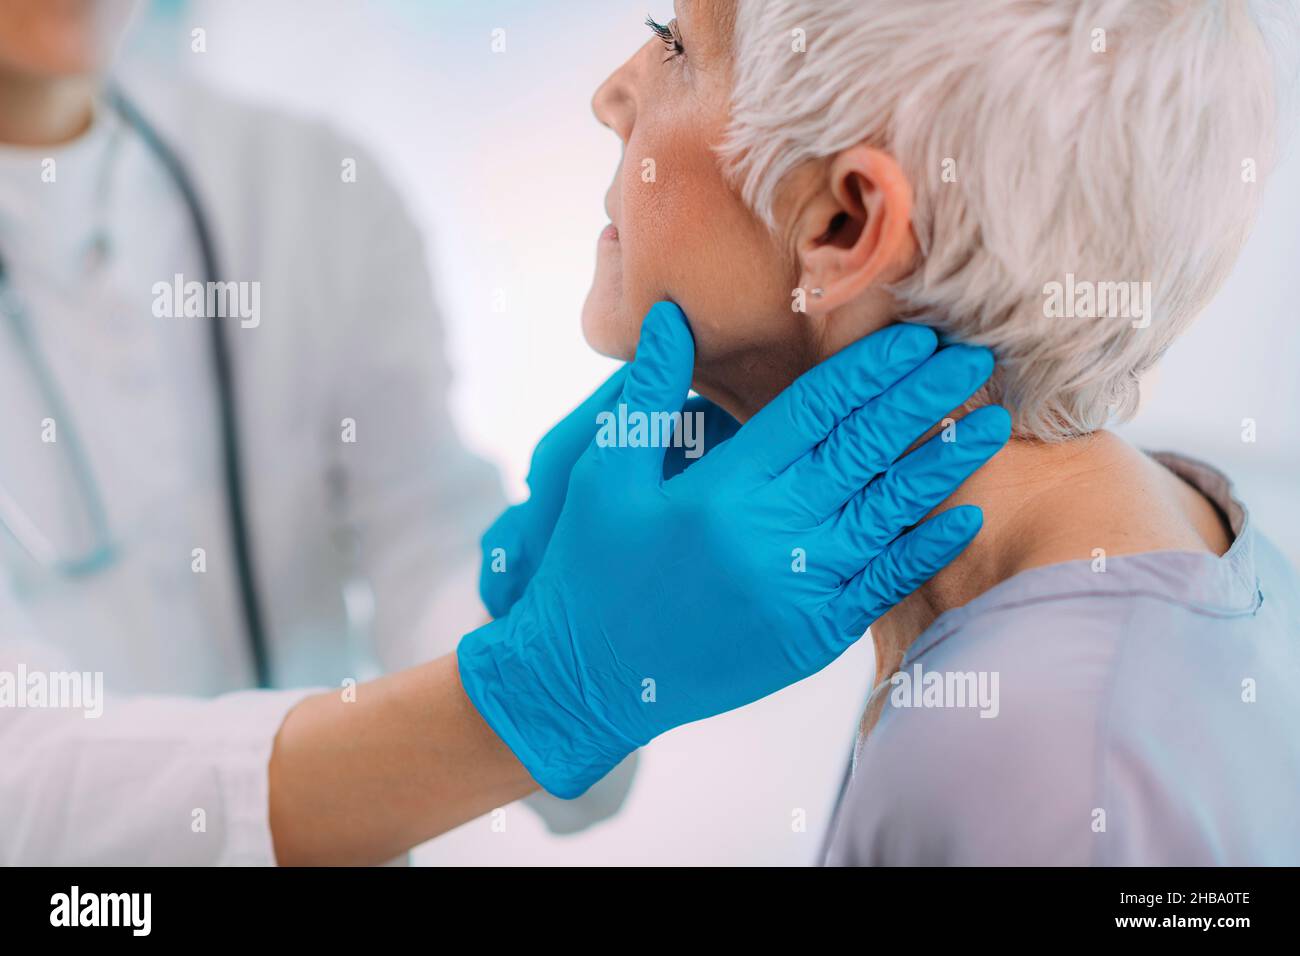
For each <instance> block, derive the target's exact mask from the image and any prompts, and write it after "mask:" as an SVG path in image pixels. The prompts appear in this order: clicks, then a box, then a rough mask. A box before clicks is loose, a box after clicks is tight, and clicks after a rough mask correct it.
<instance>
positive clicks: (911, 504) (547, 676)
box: [457, 303, 1010, 797]
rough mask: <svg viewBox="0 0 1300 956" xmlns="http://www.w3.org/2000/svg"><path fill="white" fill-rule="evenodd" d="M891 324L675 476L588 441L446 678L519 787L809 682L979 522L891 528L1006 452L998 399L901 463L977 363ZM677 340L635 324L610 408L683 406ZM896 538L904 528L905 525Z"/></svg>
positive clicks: (980, 379) (973, 381)
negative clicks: (633, 350) (520, 571)
mask: <svg viewBox="0 0 1300 956" xmlns="http://www.w3.org/2000/svg"><path fill="white" fill-rule="evenodd" d="M935 348H936V339H935V336H934V333H933V332H931V331H930V330H928V329H926V328H923V327H920V326H910V325H896V326H892V327H890V328H887V329H884V330H882V331H880V332H877V333H876V334H874V335H872V336H869V337H868V338H866V339H863V340H862V341H860V342H857V343H855V344H854V345H852V346H850V347H849V348H847V349H845V350H844V351H842V352H840V353H839V354H837V355H835V356H832V357H831V358H829V359H827V360H826V361H825V362H823V363H822V364H821V365H818V366H817V367H815V368H813V369H812V370H810V371H809V372H807V373H806V374H805V375H803V376H801V377H800V378H799V379H798V380H797V381H796V382H795V383H794V384H793V385H791V386H790V387H789V388H788V389H786V390H785V391H784V392H782V393H781V394H780V395H778V396H777V397H776V398H775V399H774V400H773V401H772V402H771V403H769V404H768V405H767V406H766V407H765V408H763V409H762V411H760V412H759V413H758V414H757V415H756V416H754V418H753V419H751V420H750V421H749V422H747V423H746V424H745V425H744V426H743V427H742V428H740V430H739V431H738V432H736V434H735V435H734V436H733V437H732V438H730V439H729V440H727V441H725V442H723V443H722V444H721V445H718V446H716V447H714V448H712V449H711V450H710V451H709V452H708V454H707V455H705V456H704V457H703V458H701V459H699V460H698V461H696V462H694V463H693V464H692V465H691V467H690V468H688V469H686V470H685V471H683V472H681V473H680V474H679V475H677V476H676V477H673V478H671V479H667V480H665V478H664V451H663V449H662V448H656V447H602V445H601V444H600V443H599V442H594V443H592V445H591V446H590V447H589V448H588V449H587V450H586V451H585V452H584V453H583V454H582V456H581V457H580V458H579V459H578V461H577V463H576V464H575V465H574V467H573V470H572V474H571V477H570V480H569V486H568V491H567V495H566V496H565V501H564V505H563V507H562V509H561V513H560V517H559V520H558V521H557V523H556V525H555V530H554V533H553V534H552V536H551V540H550V544H549V546H548V547H547V548H546V552H545V556H544V557H543V559H542V562H541V565H540V566H539V567H538V569H537V572H536V574H535V575H534V577H533V579H532V581H531V582H530V583H529V584H528V586H527V588H526V589H525V590H524V592H523V594H522V596H521V597H520V598H519V601H518V603H516V604H515V606H514V607H513V608H511V609H510V612H509V613H508V614H507V615H505V616H504V617H501V618H499V619H498V620H496V621H494V622H492V623H491V624H488V625H487V626H485V627H483V628H480V629H479V630H477V631H474V632H472V633H470V634H468V635H466V636H465V637H464V638H463V639H462V640H461V643H460V646H459V648H458V652H457V653H458V658H459V665H460V676H461V682H462V684H463V686H464V688H465V692H466V693H467V694H468V696H469V698H470V700H471V701H472V702H473V704H474V706H475V707H476V708H477V709H478V711H479V713H480V714H482V716H483V718H484V719H485V720H486V721H487V722H488V724H489V725H490V726H491V727H492V729H493V730H494V731H495V732H496V733H497V734H498V735H499V736H500V737H501V738H502V740H503V741H505V743H506V745H507V746H509V747H510V749H511V750H512V751H513V752H514V754H515V756H516V757H518V758H519V760H520V762H521V763H522V764H523V765H524V767H525V768H526V769H527V770H528V772H529V773H530V774H532V776H533V778H534V779H535V780H536V781H537V782H538V783H539V784H540V785H541V786H542V787H544V788H545V789H546V790H548V791H549V792H551V793H553V794H555V795H556V796H560V797H574V796H578V795H579V794H581V793H582V792H583V791H585V790H586V789H587V787H589V786H590V785H591V784H592V783H594V782H595V781H596V780H598V779H600V777H601V776H603V775H604V774H605V773H606V772H608V771H609V769H610V768H611V767H613V766H614V765H615V764H616V763H618V762H619V760H621V759H622V758H623V757H624V756H626V755H627V754H628V753H630V752H631V751H632V750H634V749H636V748H637V747H640V746H642V745H644V744H645V743H647V742H648V741H650V740H651V739H652V738H654V737H655V736H657V735H658V734H661V733H663V732H664V731H666V730H670V729H672V728H673V727H677V726H679V725H681V724H685V723H690V722H691V721H695V720H699V719H701V718H704V717H709V716H712V715H714V714H720V713H723V712H724V711H728V710H731V709H733V708H736V707H739V706H741V705H743V704H747V703H749V702H751V701H754V700H757V699H758V698H760V697H764V696H766V695H767V694H770V693H772V692H774V691H776V690H779V689H780V688H782V687H785V686H787V685H788V684H792V683H794V682H795V681H798V680H801V679H802V678H804V677H807V676H809V675H810V674H813V673H815V672H817V671H819V670H821V669H822V668H823V667H825V666H826V665H827V664H829V663H830V662H831V661H833V660H834V659H835V658H836V657H838V656H839V655H840V654H841V653H842V652H843V651H844V650H845V649H846V648H847V647H849V645H851V644H852V643H853V642H854V641H856V640H857V639H858V638H859V637H861V635H862V634H863V632H864V631H865V630H866V628H867V626H868V625H869V624H870V623H871V622H872V621H874V620H875V619H876V618H877V617H879V616H880V615H881V614H882V613H883V612H884V611H886V610H888V609H889V608H890V607H892V606H893V605H894V604H896V603H897V602H898V601H899V600H901V599H902V598H903V597H904V596H906V595H907V594H909V593H910V592H911V591H913V590H915V589H916V587H918V586H919V585H920V584H922V583H923V582H924V581H926V580H927V579H929V578H930V577H931V576H932V575H933V574H934V573H935V572H936V571H938V570H939V569H940V568H942V567H944V566H945V565H946V564H948V562H950V561H951V560H952V559H953V558H954V557H955V556H956V555H957V554H958V553H959V552H960V551H961V550H962V549H963V548H965V546H966V545H967V544H968V543H969V542H970V540H971V539H972V538H973V537H974V536H975V534H976V532H977V531H978V530H979V526H980V521H981V517H982V516H981V513H980V511H979V509H978V508H974V507H970V506H962V507H957V508H952V509H949V510H947V511H945V512H943V513H941V514H939V515H936V516H935V517H933V518H931V519H929V520H927V521H925V522H924V523H922V524H920V525H919V526H917V527H915V528H913V529H912V530H907V529H909V528H910V527H911V526H912V525H913V524H915V523H916V522H918V521H920V520H921V519H922V518H923V517H924V516H925V515H926V514H927V513H928V512H929V511H930V510H932V509H933V508H934V506H935V505H937V504H938V503H939V502H940V501H942V500H943V499H944V498H945V497H947V496H948V495H949V494H951V493H952V491H953V490H954V489H955V488H956V487H957V485H959V484H960V483H961V482H962V481H963V480H964V479H965V478H966V476H967V475H969V474H970V473H971V472H973V471H974V470H975V469H976V468H977V467H979V465H981V464H983V463H984V462H985V461H986V460H987V459H988V458H990V457H991V456H992V455H993V454H994V453H995V452H996V451H997V450H998V449H999V448H1001V447H1002V445H1003V444H1004V443H1005V442H1006V440H1007V438H1008V435H1009V432H1010V422H1009V417H1008V415H1007V413H1006V411H1005V410H1003V409H1002V408H999V407H997V406H990V407H986V408H981V409H978V410H976V411H974V412H971V413H970V414H968V415H967V416H966V417H965V418H964V419H962V421H961V422H960V423H959V439H960V440H958V441H950V442H944V441H942V436H941V435H936V436H935V437H934V438H932V439H930V440H929V441H927V442H926V443H925V444H924V445H922V446H921V447H920V448H918V449H917V450H915V451H914V452H912V453H910V454H908V455H907V456H906V457H903V458H899V456H900V455H902V453H903V452H904V451H905V450H906V449H907V447H908V446H909V445H910V444H911V443H912V442H914V441H915V440H916V439H917V438H919V437H920V436H921V435H922V434H924V432H926V431H927V430H928V429H929V428H930V427H931V426H932V425H933V424H934V423H936V422H937V421H939V420H940V419H941V418H942V417H943V416H944V415H945V414H947V413H948V412H949V411H950V410H952V409H953V408H956V407H957V406H959V405H960V404H961V403H962V402H963V401H964V400H965V399H966V398H968V397H969V396H970V395H971V394H972V393H974V392H975V391H976V390H977V389H978V388H979V387H980V386H981V385H982V384H983V383H984V382H985V380H986V379H987V378H988V376H989V375H990V374H991V372H992V369H993V359H992V355H991V354H990V353H989V352H988V350H986V349H981V348H972V347H968V346H960V345H958V346H953V347H951V348H947V349H943V350H941V351H939V352H937V353H936V352H935ZM693 364H694V343H693V341H692V338H691V333H690V330H689V328H688V327H687V324H686V320H685V317H684V316H683V315H682V313H681V311H680V310H679V309H678V308H677V307H676V306H674V305H671V304H670V303H659V304H658V305H656V306H655V307H654V308H652V309H651V310H650V313H649V314H648V315H647V316H646V319H645V322H644V324H643V326H642V330H641V341H640V344H639V345H638V348H637V355H636V360H635V361H634V362H633V363H632V365H631V366H630V367H629V369H628V370H627V373H626V379H625V380H624V381H623V385H622V392H621V394H620V396H619V403H621V404H625V405H626V406H627V412H628V415H629V419H630V418H631V416H632V415H634V414H635V413H638V412H642V413H651V412H662V411H665V410H671V409H680V408H681V407H682V405H683V402H684V399H685V397H686V394H687V390H688V388H689V385H690V380H691V375H692V371H693ZM904 532H906V533H904Z"/></svg>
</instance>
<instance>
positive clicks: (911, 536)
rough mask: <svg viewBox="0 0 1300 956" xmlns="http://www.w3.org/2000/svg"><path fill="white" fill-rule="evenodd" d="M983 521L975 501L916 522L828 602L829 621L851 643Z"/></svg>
mask: <svg viewBox="0 0 1300 956" xmlns="http://www.w3.org/2000/svg"><path fill="white" fill-rule="evenodd" d="M983 523H984V514H983V512H981V511H980V509H979V508H977V507H975V506H974V505H959V506H958V507H956V508H949V509H948V510H947V511H944V512H942V513H940V514H937V515H935V516H934V517H933V518H931V519H930V520H929V521H926V522H925V523H924V524H921V525H918V526H917V527H916V528H913V529H912V530H911V531H909V532H908V533H907V534H905V535H903V536H902V537H901V538H899V539H898V540H896V541H895V542H894V543H893V544H891V545H890V546H889V547H888V548H886V549H885V550H884V551H882V552H881V553H880V554H878V555H876V556H875V557H874V558H873V559H872V560H871V561H870V562H869V563H868V564H867V566H866V567H865V568H863V570H862V571H861V572H860V573H859V574H857V575H855V576H854V577H853V578H852V579H851V580H849V581H848V582H847V583H846V584H845V585H844V586H843V587H842V588H841V589H840V592H839V594H838V596H836V597H835V598H833V599H832V600H831V601H830V603H829V605H828V611H829V613H830V617H831V625H832V627H833V628H834V629H835V631H836V632H837V633H838V634H839V636H840V638H841V640H842V641H843V644H842V646H841V648H840V649H841V650H843V648H846V647H848V646H849V645H850V644H852V643H853V642H854V641H856V640H857V639H858V638H859V637H861V636H862V635H863V633H864V632H865V631H866V630H867V628H869V627H870V626H871V625H872V624H873V623H874V622H875V620H876V619H877V618H878V617H880V615H882V614H884V613H885V612H886V611H888V610H889V609H890V608H891V607H893V606H894V605H895V604H897V603H898V602H899V601H901V600H903V598H905V597H907V596H908V595H909V594H911V593H912V592H913V591H915V590H916V589H917V588H919V587H920V586H921V585H922V584H924V583H925V582H926V581H928V580H930V578H932V577H934V575H935V574H936V573H938V572H939V571H941V570H942V569H943V568H945V567H947V565H948V564H950V563H951V562H952V560H953V559H954V558H956V557H957V555H959V554H961V552H962V551H964V550H965V549H966V546H967V545H968V544H970V543H971V541H972V540H973V539H974V538H975V535H977V534H978V533H979V529H980V527H981V525H982V524H983Z"/></svg>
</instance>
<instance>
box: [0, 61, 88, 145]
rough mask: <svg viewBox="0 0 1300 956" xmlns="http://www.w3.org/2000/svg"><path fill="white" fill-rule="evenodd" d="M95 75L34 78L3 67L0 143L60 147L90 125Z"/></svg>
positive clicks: (1, 75) (0, 95)
mask: <svg viewBox="0 0 1300 956" xmlns="http://www.w3.org/2000/svg"><path fill="white" fill-rule="evenodd" d="M96 84H97V80H96V78H95V77H94V76H91V75H86V76H67V77H56V78H52V79H51V78H46V77H32V76H25V75H18V74H13V73H8V72H5V71H4V70H3V69H2V68H0V143H3V144H7V145H11V146H58V145H60V144H62V143H66V142H68V141H70V140H73V139H76V138H77V137H78V136H80V135H81V134H82V133H83V132H85V130H86V128H87V127H88V126H89V125H90V121H91V116H92V114H93V112H94V102H95V90H96Z"/></svg>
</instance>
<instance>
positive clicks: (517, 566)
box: [479, 365, 740, 617]
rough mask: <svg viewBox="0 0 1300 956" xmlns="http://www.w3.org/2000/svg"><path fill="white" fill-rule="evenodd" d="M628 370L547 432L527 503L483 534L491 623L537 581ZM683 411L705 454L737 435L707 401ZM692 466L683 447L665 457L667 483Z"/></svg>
mask: <svg viewBox="0 0 1300 956" xmlns="http://www.w3.org/2000/svg"><path fill="white" fill-rule="evenodd" d="M628 368H629V366H626V365H625V366H623V367H622V368H621V369H619V370H618V371H617V372H615V373H614V374H613V375H611V376H610V377H609V378H608V379H606V380H605V382H604V384H602V385H601V386H600V387H599V388H597V389H596V390H595V391H594V392H592V393H591V395H590V396H589V397H588V398H587V399H586V401H584V402H583V403H582V404H581V405H579V406H578V407H577V408H575V409H574V410H573V411H572V412H570V413H569V414H568V415H567V416H566V417H565V418H564V419H563V420H562V421H561V422H560V423H559V424H558V425H556V426H555V427H554V428H552V429H551V430H550V431H549V432H547V433H546V434H545V435H544V436H543V437H542V440H541V441H540V442H538V443H537V447H536V448H535V449H534V450H533V459H532V462H531V463H530V464H529V467H528V500H527V501H524V502H522V503H520V504H517V505H511V506H510V507H509V508H507V509H506V510H505V511H503V512H502V513H501V516H500V517H499V518H497V520H496V521H494V522H493V523H492V527H490V528H488V529H487V531H486V532H485V533H484V534H483V539H482V542H481V545H482V548H483V563H482V566H481V569H480V572H479V595H480V596H481V597H482V599H483V606H484V607H486V608H487V610H488V613H489V614H491V615H492V616H493V617H501V616H502V615H503V614H505V613H506V612H507V611H509V610H510V608H512V607H513V606H514V604H515V602H516V601H517V600H519V595H521V594H522V593H523V592H524V588H525V587H527V585H528V582H529V581H531V580H532V579H533V575H534V574H535V573H536V571H537V568H538V566H539V565H540V564H541V563H542V555H543V554H545V552H546V546H547V544H548V543H549V542H550V540H551V532H552V531H553V530H554V529H555V522H556V521H557V520H558V519H559V517H560V509H561V508H563V507H564V495H565V492H566V491H567V490H568V487H569V474H570V473H571V472H572V471H573V466H574V464H575V463H576V462H577V460H578V458H580V457H581V456H582V453H583V452H585V451H586V450H587V448H588V446H589V445H590V444H591V441H592V439H593V438H594V437H595V435H596V416H597V414H598V413H600V412H603V411H612V410H614V409H615V407H616V405H617V403H618V399H619V396H620V395H621V394H622V392H623V384H624V381H625V380H626V378H627V370H628ZM683 411H684V412H685V413H687V414H699V415H701V416H703V422H704V441H703V445H704V451H705V452H706V453H707V451H708V449H710V448H712V447H714V446H715V445H719V444H721V443H722V442H724V441H725V440H726V439H728V438H730V437H731V436H732V435H734V434H735V433H736V429H737V428H739V427H740V424H739V423H738V422H737V421H736V420H735V419H734V418H732V417H731V416H730V415H728V414H727V413H726V412H725V411H723V410H722V409H721V408H718V406H716V405H714V404H713V403H712V402H710V401H709V400H708V399H706V398H702V397H701V396H699V395H693V396H691V397H690V398H689V399H687V401H686V405H685V407H684V408H683ZM692 460H695V461H698V460H699V459H698V458H697V459H690V458H687V457H686V451H685V449H684V448H681V447H671V448H669V449H667V451H666V454H665V455H664V477H665V478H671V477H673V476H674V475H677V474H679V473H680V472H682V471H684V470H685V469H686V467H687V466H688V465H689V464H690V463H691V461H692Z"/></svg>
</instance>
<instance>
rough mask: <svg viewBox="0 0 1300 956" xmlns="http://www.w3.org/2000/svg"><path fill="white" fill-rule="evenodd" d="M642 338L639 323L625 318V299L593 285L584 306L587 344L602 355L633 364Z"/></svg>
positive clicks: (583, 326) (583, 334)
mask: <svg viewBox="0 0 1300 956" xmlns="http://www.w3.org/2000/svg"><path fill="white" fill-rule="evenodd" d="M639 334H640V322H639V321H638V320H629V319H628V317H627V316H626V315H624V310H623V308H622V295H621V294H619V293H617V292H614V291H613V290H607V289H602V288H601V285H600V283H596V284H593V285H592V287H591V290H590V291H589V292H588V293H587V301H586V302H584V303H583V306H582V336H583V338H585V339H586V340H587V344H588V345H590V346H591V347H592V348H593V349H595V350H596V351H597V352H599V353H600V354H601V355H607V356H609V357H610V358H615V359H622V360H623V361H625V362H630V361H631V360H632V357H633V356H634V355H635V354H636V343H637V337H638V336H639Z"/></svg>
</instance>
